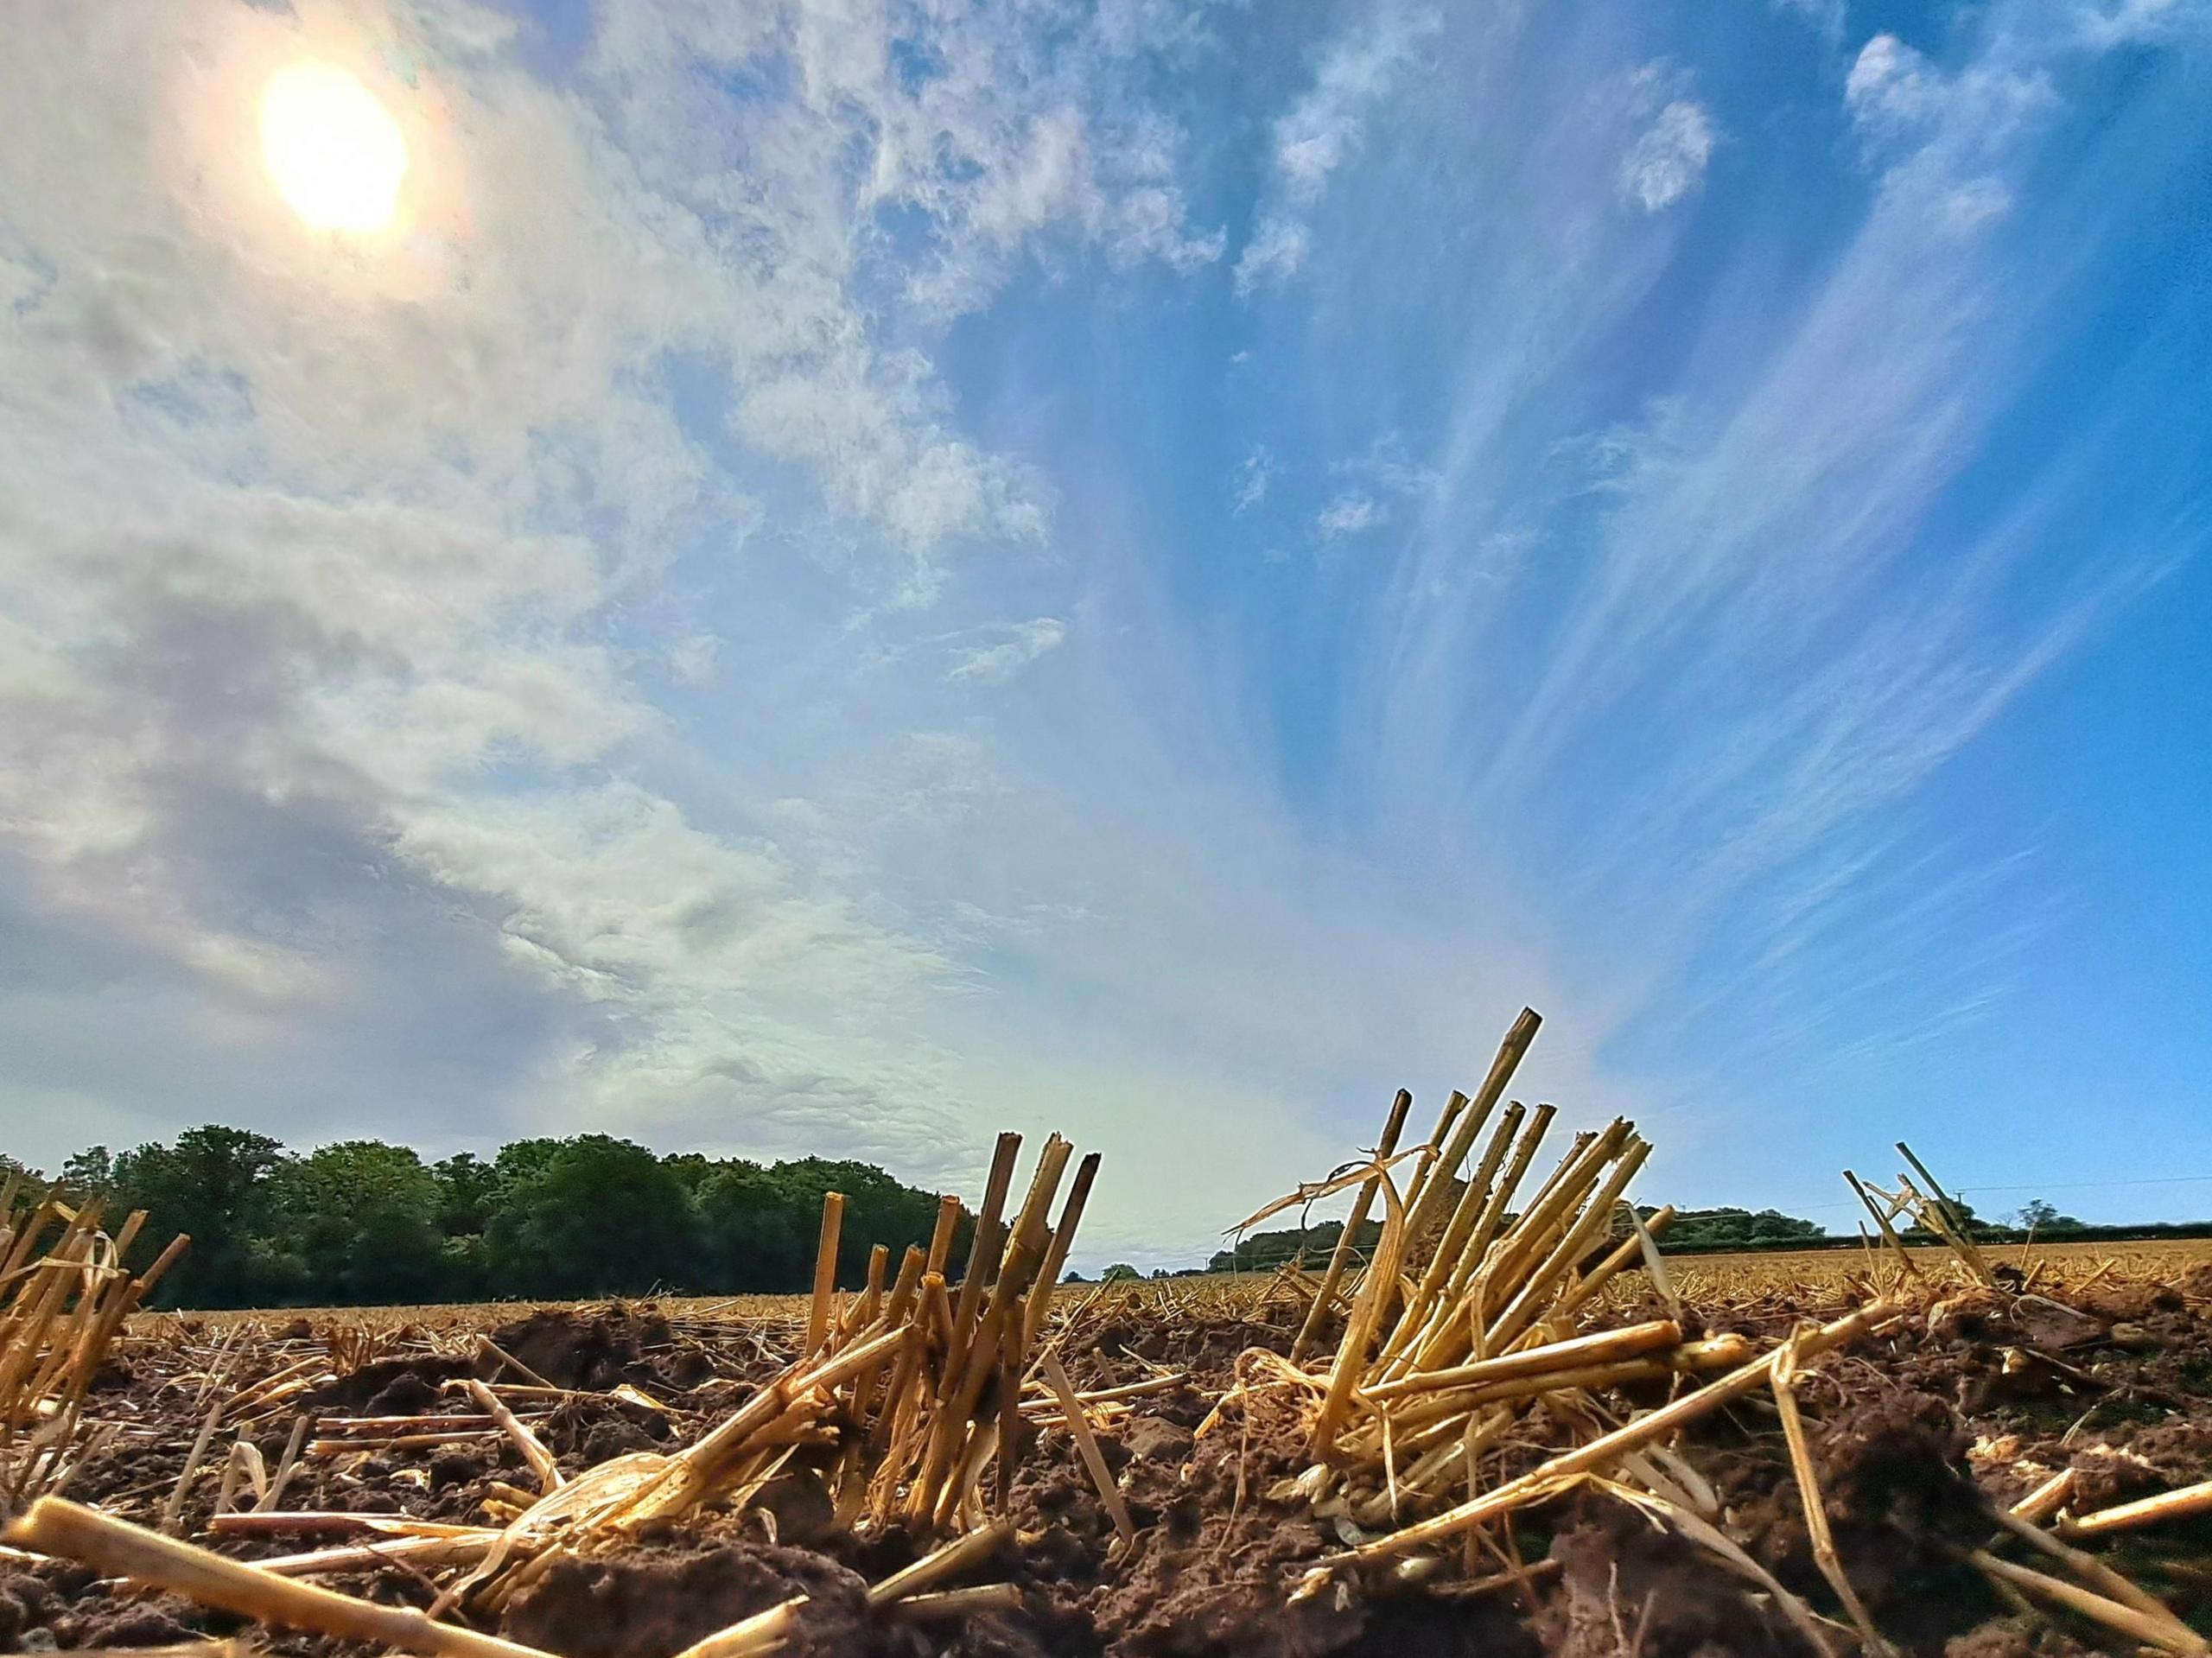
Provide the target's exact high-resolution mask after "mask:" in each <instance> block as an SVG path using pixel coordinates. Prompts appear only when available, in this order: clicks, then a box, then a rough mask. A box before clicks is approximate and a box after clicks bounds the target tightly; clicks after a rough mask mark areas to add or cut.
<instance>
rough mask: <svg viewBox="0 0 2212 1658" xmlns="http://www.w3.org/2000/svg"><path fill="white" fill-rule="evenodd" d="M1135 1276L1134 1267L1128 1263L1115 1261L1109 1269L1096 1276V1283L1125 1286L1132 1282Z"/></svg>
mask: <svg viewBox="0 0 2212 1658" xmlns="http://www.w3.org/2000/svg"><path fill="white" fill-rule="evenodd" d="M1137 1276H1138V1274H1137V1269H1136V1268H1135V1267H1132V1266H1130V1265H1129V1264H1128V1262H1127V1261H1116V1262H1115V1263H1114V1264H1113V1265H1112V1266H1110V1267H1108V1268H1107V1269H1106V1270H1105V1271H1104V1272H1103V1273H1101V1274H1098V1281H1099V1282H1100V1283H1102V1284H1126V1283H1128V1282H1131V1281H1132V1280H1135V1278H1136V1277H1137Z"/></svg>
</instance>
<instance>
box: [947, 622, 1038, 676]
mask: <svg viewBox="0 0 2212 1658" xmlns="http://www.w3.org/2000/svg"><path fill="white" fill-rule="evenodd" d="M1067 636H1068V628H1067V624H1066V623H1065V622H1064V621H1061V620H1060V619H1058V617H1055V616H1039V617H1037V618H1036V619H1033V620H1031V621H1027V622H1011V623H1007V624H1006V625H1005V626H1001V627H996V628H993V629H990V630H988V632H987V633H986V635H985V637H984V638H982V639H980V640H978V641H977V642H976V643H975V644H972V645H963V646H962V647H961V648H960V649H959V650H957V651H955V652H954V653H953V664H952V667H951V669H950V670H949V671H948V672H947V673H946V675H945V677H946V678H947V679H950V680H956V681H957V680H973V681H976V682H977V683H982V684H992V683H997V682H999V681H1001V680H1007V679H1011V678H1013V677H1014V675H1016V674H1018V673H1020V671H1021V670H1023V669H1024V668H1027V666H1028V665H1029V664H1031V663H1033V662H1034V661H1036V660H1037V659H1038V657H1041V656H1043V655H1045V654H1046V652H1047V651H1057V650H1058V649H1059V647H1060V646H1061V645H1062V644H1063V643H1065V640H1066V638H1067Z"/></svg>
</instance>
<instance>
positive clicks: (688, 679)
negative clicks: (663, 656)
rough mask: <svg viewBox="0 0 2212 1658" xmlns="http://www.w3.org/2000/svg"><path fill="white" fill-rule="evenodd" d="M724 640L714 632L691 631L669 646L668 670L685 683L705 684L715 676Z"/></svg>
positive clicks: (680, 681)
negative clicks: (716, 663)
mask: <svg viewBox="0 0 2212 1658" xmlns="http://www.w3.org/2000/svg"><path fill="white" fill-rule="evenodd" d="M721 648H722V642H721V640H720V639H718V638H715V636H714V635H713V634H712V633H689V634H686V635H685V636H684V637H683V638H680V639H678V640H677V641H676V642H675V643H674V644H673V645H670V646H669V647H668V670H669V672H670V673H671V674H673V675H674V676H675V677H676V678H677V681H678V682H679V683H683V684H685V685H703V684H705V683H707V682H708V681H709V680H710V679H712V678H713V677H715V662H716V660H717V659H718V658H719V657H720V656H721Z"/></svg>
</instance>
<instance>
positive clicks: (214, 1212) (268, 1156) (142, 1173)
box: [111, 1123, 286, 1307]
mask: <svg viewBox="0 0 2212 1658" xmlns="http://www.w3.org/2000/svg"><path fill="white" fill-rule="evenodd" d="M285 1155H286V1154H285V1151H284V1147H283V1145H282V1144H280V1143H279V1142H277V1140H271V1139H270V1137H269V1136H268V1135H266V1134H255V1133H253V1132H252V1131H251V1130H250V1129H245V1128H223V1127H222V1126H220V1125H219V1124H216V1123H209V1124H207V1125H206V1126H204V1127H202V1128H188V1129H186V1130H185V1131H184V1132H183V1133H182V1134H179V1135H178V1136H177V1137H176V1140H175V1144H173V1145H168V1146H162V1145H158V1144H155V1145H146V1146H141V1147H138V1148H137V1150H135V1151H130V1152H125V1153H124V1154H123V1155H122V1156H120V1157H118V1158H117V1159H115V1161H114V1165H113V1168H112V1171H111V1172H112V1175H113V1180H114V1185H115V1188H116V1191H117V1193H118V1197H119V1198H120V1199H121V1202H120V1203H119V1204H117V1206H116V1207H117V1209H118V1211H119V1210H123V1209H131V1208H135V1209H143V1210H146V1211H147V1222H146V1226H145V1229H143V1231H142V1232H141V1233H140V1234H139V1239H140V1243H139V1248H140V1250H141V1251H142V1252H143V1254H145V1255H148V1256H149V1257H150V1256H151V1255H152V1254H153V1253H154V1252H156V1251H157V1250H159V1249H160V1248H162V1246H163V1245H165V1244H167V1243H168V1241H169V1239H170V1238H171V1237H172V1236H175V1234H176V1233H179V1232H185V1233H189V1234H190V1235H191V1237H192V1248H191V1249H190V1250H189V1251H188V1253H187V1254H186V1255H185V1257H184V1259H183V1260H181V1261H179V1262H178V1263H177V1266H176V1268H175V1270H174V1271H172V1272H171V1273H170V1274H168V1277H166V1278H164V1279H163V1280H162V1283H161V1286H160V1288H159V1290H158V1291H157V1297H158V1299H161V1300H162V1302H163V1303H164V1304H165V1305H171V1306H218V1307H234V1306H251V1305H253V1304H254V1303H255V1302H256V1301H257V1300H258V1299H261V1297H262V1294H263V1279H262V1275H261V1273H260V1271H259V1267H260V1264H261V1261H262V1259H263V1255H262V1250H261V1248H259V1245H260V1242H261V1241H262V1240H264V1238H265V1237H266V1236H267V1233H268V1221H269V1195H270V1194H269V1180H270V1175H271V1174H272V1173H273V1172H275V1171H276V1170H277V1168H278V1167H279V1166H281V1165H282V1164H283V1161H284V1160H285Z"/></svg>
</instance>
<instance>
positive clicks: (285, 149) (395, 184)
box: [261, 63, 407, 235]
mask: <svg viewBox="0 0 2212 1658" xmlns="http://www.w3.org/2000/svg"><path fill="white" fill-rule="evenodd" d="M261 155H262V161H263V163H264V165H265V166H266V167H267V168H268V169H269V177H270V182H272V183H273V184H275V185H276V187H277V194H279V195H281V196H283V198H284V200H285V201H286V202H287V203H288V204H289V206H290V207H291V209H292V211H293V212H294V213H297V214H298V215H299V216H300V218H301V219H302V221H304V222H305V223H306V224H307V225H308V226H310V227H312V228H314V229H315V230H320V231H339V232H346V233H349V234H353V235H365V234H367V233H368V232H372V231H379V230H382V229H383V228H384V227H385V226H387V225H389V224H390V223H391V218H392V214H393V213H394V212H395V211H396V210H397V206H398V204H399V186H400V181H402V180H403V179H404V178H405V177H406V175H407V142H406V140H405V139H404V138H403V137H400V133H399V125H398V123H397V122H395V121H394V120H393V119H392V118H391V115H390V113H389V112H387V111H386V110H385V107H384V105H381V104H379V103H378V102H377V100H376V98H375V96H374V94H372V92H370V91H369V89H368V88H367V87H365V86H363V85H362V84H361V83H360V81H359V79H358V78H356V77H355V76H353V75H351V74H349V73H346V71H345V70H343V69H339V68H334V67H331V66H330V65H328V64H322V63H300V64H295V65H293V66H292V67H290V68H288V69H281V70H279V71H278V72H277V73H276V74H274V75H272V76H271V77H270V81H269V86H268V88H267V90H266V91H264V92H263V93H262V95H261Z"/></svg>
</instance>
